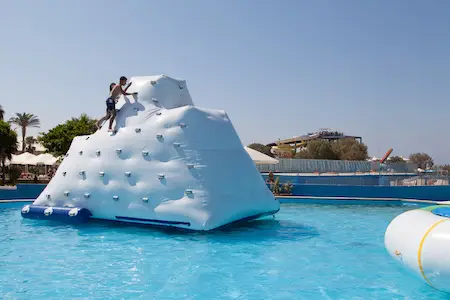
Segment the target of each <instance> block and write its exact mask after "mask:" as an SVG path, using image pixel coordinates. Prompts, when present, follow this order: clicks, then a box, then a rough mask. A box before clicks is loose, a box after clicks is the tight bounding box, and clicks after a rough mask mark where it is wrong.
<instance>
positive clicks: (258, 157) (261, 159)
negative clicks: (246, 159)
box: [244, 147, 278, 165]
mask: <svg viewBox="0 0 450 300" xmlns="http://www.w3.org/2000/svg"><path fill="white" fill-rule="evenodd" d="M244 148H245V150H246V151H247V153H248V154H249V155H250V157H251V159H252V160H253V161H254V162H255V164H257V165H274V164H277V163H278V160H276V159H275V158H273V157H270V156H268V155H266V154H264V153H261V152H259V151H256V150H254V149H252V148H249V147H244Z"/></svg>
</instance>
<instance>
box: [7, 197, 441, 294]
mask: <svg viewBox="0 0 450 300" xmlns="http://www.w3.org/2000/svg"><path fill="white" fill-rule="evenodd" d="M22 205H23V204H17V203H16V204H9V205H3V204H0V295H2V299H69V298H70V299H74V298H76V299H87V298H89V299H446V298H445V297H446V294H443V293H441V292H438V291H436V290H434V289H433V288H431V287H429V286H427V285H426V284H425V283H423V282H421V281H420V280H419V279H416V278H414V277H412V275H410V274H409V273H407V272H406V271H404V270H403V269H402V268H401V267H400V266H399V265H398V264H397V263H395V262H394V261H393V260H392V259H390V257H389V256H388V254H387V253H386V250H385V249H384V232H385V229H386V227H387V225H388V223H389V221H391V220H392V219H393V218H394V217H395V216H397V215H398V214H400V213H401V212H403V211H405V210H407V209H409V208H410V207H407V206H392V207H388V206H387V207H382V206H357V205H351V206H333V205H323V206H321V205H302V204H284V205H282V207H281V210H280V212H279V213H278V214H277V215H276V217H275V219H271V218H267V219H263V220H256V221H253V222H249V223H246V224H245V225H241V226H239V227H231V228H228V229H224V230H221V231H218V232H214V233H209V234H202V233H181V232H177V231H169V230H156V229H154V228H149V227H136V226H132V225H121V224H115V223H108V222H93V223H88V224H84V225H77V226H74V225H62V224H56V223H47V222H45V221H37V220H29V219H22V217H21V216H20V207H21V206H22Z"/></svg>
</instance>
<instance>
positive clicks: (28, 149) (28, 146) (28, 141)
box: [25, 136, 37, 154]
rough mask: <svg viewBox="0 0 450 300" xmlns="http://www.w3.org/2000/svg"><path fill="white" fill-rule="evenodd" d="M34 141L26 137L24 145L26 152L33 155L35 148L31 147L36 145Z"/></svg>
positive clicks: (30, 137)
mask: <svg viewBox="0 0 450 300" xmlns="http://www.w3.org/2000/svg"><path fill="white" fill-rule="evenodd" d="M36 141H37V140H36V139H35V138H34V137H32V136H27V138H26V139H25V144H26V146H27V148H26V149H25V150H26V151H27V152H30V153H31V154H33V153H34V151H36V147H34V146H33V145H34V144H35V143H36Z"/></svg>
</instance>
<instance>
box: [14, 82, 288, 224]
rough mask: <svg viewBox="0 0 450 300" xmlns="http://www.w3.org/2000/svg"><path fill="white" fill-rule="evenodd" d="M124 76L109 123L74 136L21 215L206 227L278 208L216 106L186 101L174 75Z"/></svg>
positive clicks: (182, 84) (186, 94)
mask: <svg viewBox="0 0 450 300" xmlns="http://www.w3.org/2000/svg"><path fill="white" fill-rule="evenodd" d="M130 81H131V82H132V85H131V87H130V89H129V90H128V91H129V92H138V96H127V97H123V96H122V97H121V98H120V99H119V102H118V104H117V109H118V112H117V117H116V121H115V132H113V133H111V132H108V131H107V129H108V128H107V127H108V126H107V125H104V126H103V127H102V128H101V129H100V130H98V131H97V132H95V133H94V134H92V135H89V136H79V137H76V138H75V139H74V140H73V142H72V145H71V147H70V149H69V151H68V152H67V154H66V157H65V158H64V160H63V162H62V163H61V165H60V167H59V168H58V171H57V172H56V174H55V176H54V177H53V179H52V180H51V182H50V183H49V184H48V186H47V187H46V188H45V190H44V191H43V192H42V193H41V195H39V197H38V198H37V199H36V200H35V201H34V203H33V204H32V205H27V206H25V207H24V208H23V209H22V215H23V216H24V217H28V218H41V219H47V218H52V217H54V218H56V219H58V218H59V219H64V218H67V219H68V220H74V221H85V220H86V219H87V217H89V214H90V217H91V218H96V219H106V220H114V221H122V222H133V223H143V224H153V225H164V226H175V227H181V228H186V229H192V230H211V229H214V228H217V227H220V226H223V225H226V224H229V223H232V222H235V221H239V220H245V219H253V218H258V217H261V216H264V215H271V214H275V213H276V212H278V210H279V208H280V204H279V202H278V201H277V200H276V199H275V198H274V196H273V195H272V193H271V192H270V190H269V189H268V188H267V187H266V185H265V183H264V181H263V179H262V177H261V175H260V174H259V172H258V170H257V169H256V167H255V164H254V162H253V161H252V159H251V158H250V156H249V155H248V153H247V152H246V150H245V149H244V147H243V145H242V143H241V141H240V139H239V137H238V134H237V133H236V131H235V129H234V127H233V125H232V123H231V121H230V120H229V118H228V116H227V114H226V113H225V112H224V111H219V110H212V109H202V108H198V107H195V106H194V103H193V102H192V99H191V96H190V94H189V91H188V89H187V87H186V82H185V81H183V80H176V79H173V78H170V77H168V76H165V75H161V76H148V77H133V78H131V79H130Z"/></svg>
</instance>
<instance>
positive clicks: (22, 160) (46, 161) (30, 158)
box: [10, 152, 57, 166]
mask: <svg viewBox="0 0 450 300" xmlns="http://www.w3.org/2000/svg"><path fill="white" fill-rule="evenodd" d="M56 160H57V158H56V157H54V156H53V155H51V154H49V153H45V154H39V155H34V154H31V153H28V152H24V153H22V154H19V155H13V156H12V159H11V162H10V164H11V165H33V166H34V165H46V166H51V165H53V164H55V163H56Z"/></svg>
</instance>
